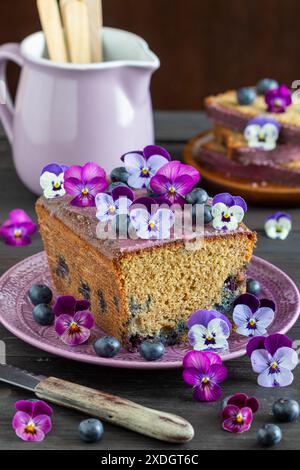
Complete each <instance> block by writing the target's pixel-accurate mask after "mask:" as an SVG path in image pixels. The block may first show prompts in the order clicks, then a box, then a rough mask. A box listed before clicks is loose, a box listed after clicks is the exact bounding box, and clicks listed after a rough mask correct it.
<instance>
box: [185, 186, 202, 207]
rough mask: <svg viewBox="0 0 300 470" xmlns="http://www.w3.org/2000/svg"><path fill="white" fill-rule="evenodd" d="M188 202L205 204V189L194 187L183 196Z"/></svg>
mask: <svg viewBox="0 0 300 470" xmlns="http://www.w3.org/2000/svg"><path fill="white" fill-rule="evenodd" d="M185 200H186V202H187V203H188V204H205V203H206V202H207V200H208V194H207V192H206V191H205V189H202V188H196V189H193V191H191V192H190V193H188V194H187V195H186V196H185Z"/></svg>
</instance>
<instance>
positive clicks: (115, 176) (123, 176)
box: [110, 166, 129, 183]
mask: <svg viewBox="0 0 300 470" xmlns="http://www.w3.org/2000/svg"><path fill="white" fill-rule="evenodd" d="M110 178H111V180H112V182H113V183H119V182H121V183H127V181H128V178H129V173H127V171H126V169H125V168H124V167H123V166H120V167H119V168H115V169H114V170H113V171H112V172H111V174H110Z"/></svg>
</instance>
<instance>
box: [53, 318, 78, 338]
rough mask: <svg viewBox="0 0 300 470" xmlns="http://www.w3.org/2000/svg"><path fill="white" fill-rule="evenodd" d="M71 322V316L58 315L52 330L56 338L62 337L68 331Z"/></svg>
mask: <svg viewBox="0 0 300 470" xmlns="http://www.w3.org/2000/svg"><path fill="white" fill-rule="evenodd" d="M72 321H73V316H71V315H67V314H60V315H59V317H57V318H56V320H55V325H54V329H55V331H56V333H57V334H58V336H62V335H63V334H64V333H65V332H66V331H67V330H68V329H69V326H70V324H71V323H72Z"/></svg>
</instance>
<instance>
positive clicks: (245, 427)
mask: <svg viewBox="0 0 300 470" xmlns="http://www.w3.org/2000/svg"><path fill="white" fill-rule="evenodd" d="M222 419H223V426H222V427H223V429H224V431H228V432H233V433H239V434H240V433H243V432H245V431H249V429H250V427H251V424H252V421H253V413H252V410H251V408H249V407H247V406H246V407H244V408H239V407H238V406H236V405H227V406H225V408H224V410H223V412H222Z"/></svg>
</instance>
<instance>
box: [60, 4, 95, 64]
mask: <svg viewBox="0 0 300 470" xmlns="http://www.w3.org/2000/svg"><path fill="white" fill-rule="evenodd" d="M63 17H64V21H65V33H66V37H67V42H68V48H69V53H70V58H71V62H73V63H74V64H88V63H90V62H91V51H90V32H89V18H88V9H87V6H86V5H85V3H83V2H82V1H79V0H73V1H69V2H66V3H65V4H64V5H63Z"/></svg>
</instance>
